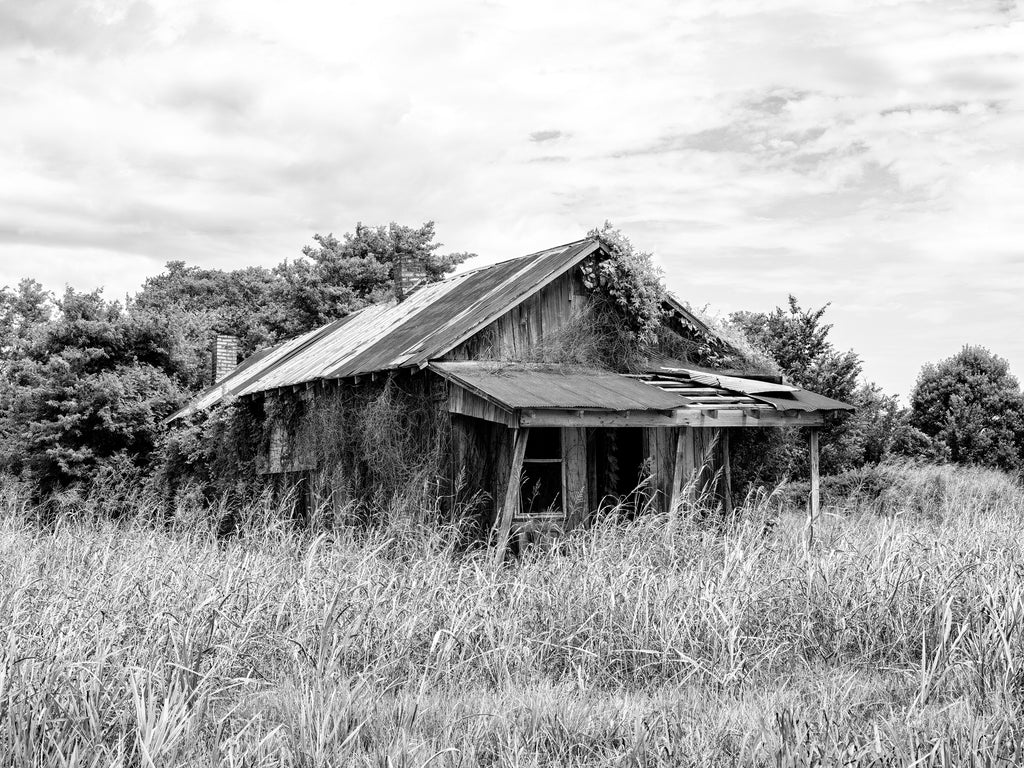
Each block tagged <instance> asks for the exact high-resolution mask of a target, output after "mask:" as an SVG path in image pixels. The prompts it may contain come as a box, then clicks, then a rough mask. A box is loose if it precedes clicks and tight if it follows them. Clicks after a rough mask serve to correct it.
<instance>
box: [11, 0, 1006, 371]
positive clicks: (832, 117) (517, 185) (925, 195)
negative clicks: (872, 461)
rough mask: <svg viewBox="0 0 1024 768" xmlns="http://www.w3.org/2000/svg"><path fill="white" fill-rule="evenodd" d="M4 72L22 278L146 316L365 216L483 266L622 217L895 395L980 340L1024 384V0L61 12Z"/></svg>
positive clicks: (24, 40)
mask: <svg viewBox="0 0 1024 768" xmlns="http://www.w3.org/2000/svg"><path fill="white" fill-rule="evenodd" d="M0 48H2V49H3V50H4V51H5V55H4V56H3V57H2V58H0V84H2V85H0V109H3V114H4V116H5V119H4V121H2V122H0V146H2V147H4V150H3V151H2V152H0V283H5V282H12V281H13V280H15V279H17V277H19V276H20V275H22V274H25V273H28V274H33V275H35V276H38V277H40V279H44V280H47V281H55V282H54V284H56V283H60V282H63V281H68V282H71V283H72V284H74V285H76V286H79V287H82V288H88V287H92V286H93V285H96V284H99V283H105V284H107V285H108V286H110V292H111V293H113V294H115V295H120V294H121V293H123V292H125V291H130V290H133V289H134V288H135V287H137V286H138V285H139V284H140V283H141V281H142V279H143V278H144V277H145V276H146V275H148V274H151V273H152V272H153V271H154V269H155V268H157V265H159V264H160V263H162V262H163V261H166V260H168V259H171V258H180V259H185V260H186V261H189V262H193V263H202V264H205V265H209V266H222V267H229V266H240V265H243V264H253V263H258V264H273V263H276V262H278V261H280V260H281V259H283V258H286V257H294V256H296V255H298V253H299V252H300V249H301V246H302V244H304V243H305V242H307V241H308V240H309V238H310V236H311V235H312V234H313V233H314V232H317V231H324V232H326V231H335V232H340V231H344V230H345V229H347V228H351V227H352V226H353V225H354V224H355V222H356V221H359V220H362V221H366V222H386V221H391V220H398V221H405V222H421V221H424V220H427V219H435V220H436V221H437V224H438V231H439V233H440V235H441V239H443V240H444V241H445V242H446V243H447V246H448V247H450V248H452V249H456V250H471V251H476V252H478V253H480V254H482V256H481V258H480V260H478V261H479V263H483V262H487V261H494V260H498V259H500V258H507V257H510V256H515V255H518V254H521V253H526V252H529V251H532V250H536V249H539V248H543V247H545V246H548V245H550V244H551V243H555V242H564V241H566V240H568V239H571V238H573V237H578V236H580V235H581V234H582V233H583V232H585V231H586V230H588V229H589V228H591V227H593V226H594V225H596V224H598V223H600V222H602V221H604V220H605V219H611V220H612V221H613V222H614V223H616V224H617V225H620V226H623V227H624V228H625V229H626V231H627V233H628V234H630V236H631V237H632V238H633V240H634V242H636V243H637V244H638V245H640V246H642V247H644V248H645V249H649V250H653V251H654V252H655V253H656V254H657V256H658V258H659V260H660V262H661V264H662V265H663V266H664V267H665V271H666V276H667V278H668V280H669V282H670V283H671V284H672V286H673V287H674V288H675V290H676V292H677V293H679V294H680V295H682V296H683V297H685V298H687V299H689V300H690V301H692V302H694V303H696V304H704V303H706V302H711V303H712V304H715V305H717V306H719V307H720V308H721V309H723V310H726V311H728V310H732V309H740V308H751V309H766V308H769V307H771V306H773V305H774V304H776V303H780V302H782V301H784V300H785V296H786V294H787V293H790V292H792V293H795V294H797V295H798V297H800V298H801V299H802V300H804V301H805V303H808V304H821V303H824V302H826V301H829V300H832V301H833V305H832V306H833V309H832V310H830V314H832V315H833V316H834V318H833V319H834V321H835V333H836V334H837V335H838V337H839V338H840V340H841V341H842V342H843V343H846V344H849V345H851V346H854V347H855V348H856V349H857V350H858V351H859V352H861V353H862V354H863V355H864V357H865V358H866V359H867V360H868V361H869V366H868V373H869V374H870V375H872V376H873V377H875V378H877V379H879V380H880V381H881V382H882V383H883V384H885V385H886V386H889V387H891V388H894V389H897V390H901V391H906V389H907V388H908V387H909V385H910V383H911V382H912V380H913V376H914V374H915V373H916V368H917V366H919V364H920V363H921V362H923V361H925V360H928V359H933V358H934V357H936V356H937V355H939V354H948V353H949V352H950V348H952V351H955V349H956V347H957V346H958V345H959V344H960V343H962V340H961V339H960V337H961V336H963V337H964V340H967V341H976V342H979V343H988V344H990V345H991V346H992V347H993V348H994V349H996V351H998V352H1001V353H1002V354H1004V355H1006V356H1008V357H1009V358H1010V359H1011V363H1012V364H1013V365H1014V367H1015V368H1016V369H1017V370H1018V373H1021V374H1024V342H1022V341H1019V340H1017V339H1016V337H1014V336H1012V335H1010V334H1007V333H1006V331H1005V329H1006V328H1008V327H1012V326H1013V325H1014V324H1015V323H1016V324H1020V323H1021V321H1022V320H1024V317H1021V314H1020V310H1018V309H1017V308H1016V306H1015V304H1014V303H1013V302H1012V301H1010V300H1009V297H1010V296H1012V295H1013V294H1014V292H1015V291H1017V290H1018V289H1024V285H1020V279H1021V278H1020V277H1019V276H1020V274H1021V270H1020V259H1021V254H1022V253H1024V246H1022V245H1021V237H1020V225H1019V223H1018V221H1017V220H1018V218H1019V211H1020V210H1021V209H1022V206H1024V185H1022V184H1021V182H1020V181H1019V179H1021V178H1024V173H1022V170H1024V124H1022V118H1021V114H1022V101H1024V93H1022V88H1024V86H1022V84H1024V68H1022V61H1024V58H1022V57H1024V20H1022V16H1021V9H1020V7H1019V5H1017V4H1010V3H1001V4H986V3H975V4H963V3H959V2H953V0H949V1H948V2H947V1H946V0H910V1H908V0H899V1H898V2H897V1H896V0H868V1H867V2H856V3H855V2H853V0H822V2H821V3H815V4H813V5H807V4H806V3H801V2H796V0H775V1H773V2H768V1H767V0H739V1H738V2H735V3H728V4H724V3H723V4H716V5H714V6H708V5H707V4H704V3H696V2H692V3H691V2H682V3H679V2H674V1H670V0H651V2H649V3H645V4H644V6H643V8H642V9H633V10H631V11H630V12H629V13H626V12H624V11H623V10H622V7H621V4H619V3H615V2H612V0H593V1H592V2H583V0H569V1H568V2H566V3H559V4H556V5H554V6H552V5H550V4H541V3H540V2H539V0H520V1H519V2H514V3H513V2H506V1H505V0H494V1H492V2H488V3H469V2H463V1H461V0H439V1H438V2H436V3H430V4H411V3H407V2H398V1H397V0H379V1H376V2H373V3H368V2H354V3H346V4H343V6H336V7H325V6H324V5H323V4H321V3H315V2H312V0H293V2H291V3H289V4H288V6H287V8H282V6H280V4H277V3H270V2H259V1H253V0H245V1H244V2H243V0H208V1H207V2H198V1H197V0H194V1H193V0H148V2H142V1H141V0H138V1H136V2H130V1H126V2H114V1H113V0H87V1H86V2H83V3H75V4H72V5H71V6H68V5H67V4H58V3H56V2H55V1H54V0H39V1H38V2H32V3H28V2H15V3H8V4H5V5H4V6H2V7H0ZM979 264H980V265H983V268H981V269H978V268H976V267H975V266H974V265H979ZM936 318H940V319H943V322H949V323H950V329H949V330H944V329H942V328H940V327H937V325H936V322H937V321H936ZM901 340H902V341H901ZM907 350H913V352H911V353H908V351H907Z"/></svg>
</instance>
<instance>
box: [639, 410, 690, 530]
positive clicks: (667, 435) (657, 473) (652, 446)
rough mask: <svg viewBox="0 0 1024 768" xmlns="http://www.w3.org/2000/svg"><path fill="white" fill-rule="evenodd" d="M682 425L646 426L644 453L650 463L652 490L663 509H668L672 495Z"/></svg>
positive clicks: (658, 504)
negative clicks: (678, 440) (677, 441)
mask: <svg viewBox="0 0 1024 768" xmlns="http://www.w3.org/2000/svg"><path fill="white" fill-rule="evenodd" d="M680 429H682V427H645V428H644V433H643V434H644V442H643V453H644V456H645V457H646V459H647V462H648V464H649V470H650V474H651V491H652V492H653V493H654V494H655V499H656V504H657V507H658V509H660V510H661V511H667V509H668V499H669V497H670V496H671V495H672V478H673V476H674V471H675V462H676V436H677V435H678V434H679V430H680Z"/></svg>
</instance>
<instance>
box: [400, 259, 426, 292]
mask: <svg viewBox="0 0 1024 768" xmlns="http://www.w3.org/2000/svg"><path fill="white" fill-rule="evenodd" d="M394 279H395V298H396V299H398V300H399V301H402V300H403V299H405V298H406V297H407V296H408V295H409V294H410V293H412V292H413V291H415V290H416V289H417V288H419V286H420V284H421V283H424V282H426V280H427V270H426V268H424V266H423V264H422V263H420V262H419V261H416V260H413V259H410V258H409V257H408V256H404V255H401V254H397V255H396V256H395V266H394Z"/></svg>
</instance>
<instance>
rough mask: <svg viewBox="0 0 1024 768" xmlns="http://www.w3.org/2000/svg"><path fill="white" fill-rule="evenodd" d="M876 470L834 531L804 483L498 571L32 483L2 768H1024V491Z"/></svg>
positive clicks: (434, 551) (445, 534)
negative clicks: (227, 523) (72, 508)
mask: <svg viewBox="0 0 1024 768" xmlns="http://www.w3.org/2000/svg"><path fill="white" fill-rule="evenodd" d="M873 473H874V474H872V475H871V476H870V477H867V476H865V478H864V482H863V483H861V484H860V485H858V484H857V483H854V482H851V483H848V484H847V485H846V486H842V487H839V486H836V487H835V488H834V489H833V492H832V493H831V494H830V495H829V496H828V497H827V498H826V502H827V503H826V504H825V505H824V510H823V514H822V516H821V517H820V518H819V519H818V520H816V521H814V526H813V527H814V530H813V536H810V535H809V533H810V531H809V530H808V520H807V519H806V516H805V514H804V512H803V509H802V508H801V507H800V504H799V501H798V500H792V499H798V498H799V496H798V494H793V495H787V494H786V493H784V492H783V493H780V494H775V495H772V496H768V497H765V498H758V499H752V500H750V501H749V502H748V504H747V505H745V506H744V508H743V509H741V510H739V511H738V512H737V513H736V514H735V516H734V518H733V519H729V520H724V521H722V520H721V519H720V518H718V519H715V518H712V519H709V517H708V515H707V514H706V513H705V512H703V511H702V510H700V509H688V508H687V509H682V510H679V511H678V512H677V513H676V514H673V515H671V516H668V517H665V516H653V515H651V516H643V517H640V518H638V519H636V520H633V521H621V520H620V521H615V520H614V519H612V518H613V516H610V518H609V519H608V520H606V521H604V522H599V523H598V524H596V525H595V526H593V527H592V528H591V529H589V530H586V531H580V532H576V533H574V534H572V535H570V536H568V537H567V538H566V539H565V540H563V541H562V542H561V543H560V544H559V545H558V546H557V547H556V548H554V549H552V550H549V551H534V552H531V553H529V554H527V555H526V557H525V558H524V559H523V560H521V561H515V562H509V563H507V564H505V565H504V566H501V567H495V566H494V564H493V561H492V558H491V557H489V555H488V553H487V552H486V550H483V549H481V550H473V549H469V550H466V549H465V548H464V547H462V546H461V545H460V543H459V541H460V539H459V537H458V535H457V532H455V531H452V530H447V529H444V530H442V529H438V528H436V527H430V526H425V525H416V524H412V523H409V524H402V523H400V522H394V521H392V522H390V523H388V524H386V525H382V526H381V527H379V528H375V529H365V528H361V529H355V528H353V529H347V528H341V529H339V528H335V529H333V530H328V531H326V532H325V531H324V530H322V529H321V530H319V531H317V530H315V529H305V530H302V529H298V528H296V527H294V526H291V525H288V524H285V523H283V522H281V521H280V520H279V519H277V518H275V516H274V514H273V510H270V509H266V510H259V509H254V510H252V514H251V519H250V520H249V521H248V522H246V523H245V524H244V525H242V527H241V529H240V530H238V531H237V532H235V533H234V534H233V535H231V536H217V535H216V521H215V519H214V518H215V517H216V513H215V511H205V510H201V509H196V510H193V514H192V515H191V516H182V517H181V518H180V519H177V520H172V521H163V520H161V522H160V524H157V523H155V522H154V521H153V518H154V517H155V516H156V513H155V512H152V511H147V510H146V509H140V510H139V511H138V514H137V515H136V516H135V517H133V518H131V519H130V520H127V519H125V518H122V519H121V520H120V521H119V522H112V521H111V520H110V519H109V517H107V516H103V515H101V514H94V513H93V512H91V511H90V509H91V508H90V506H89V505H88V504H81V505H79V507H78V509H79V511H78V513H77V514H72V513H70V512H69V513H66V514H64V515H62V516H61V517H60V518H59V519H58V520H57V521H56V522H49V523H47V524H45V525H43V524H41V523H39V522H38V521H37V520H36V518H35V513H34V511H33V510H32V509H31V508H30V507H29V506H28V504H27V503H26V502H25V501H24V499H23V497H22V495H21V494H20V493H19V492H18V490H17V488H16V487H15V486H13V485H10V486H9V487H8V489H7V491H6V495H5V496H4V497H3V500H2V502H0V631H2V635H0V643H2V645H3V649H2V660H0V764H2V765H10V766H23V765H25V766H31V765H38V766H97V767H98V766H219V765H224V766H309V767H310V768H312V767H314V766H381V767H384V766H428V765H429V766H438V767H440V766H478V765H484V766H605V765H609V766H688V765H707V766H712V765H714V766H719V765H725V766H729V765H737V766H740V765H742V766H747V765H751V766H753V765H764V766H811V765H821V766H825V765H863V766H869V765H874V766H896V765H900V766H903V765H908V766H909V765H918V766H954V765H1007V766H1010V765H1020V764H1022V763H1024V728H1022V726H1021V725H1020V723H1021V718H1022V705H1024V550H1022V545H1024V532H1022V528H1024V498H1022V492H1021V486H1020V485H1019V483H1018V481H1017V480H1016V479H1014V478H1010V477H1007V476H1005V475H1000V474H998V473H994V472H987V471H982V470H971V469H949V468H941V467H899V466H896V467H883V468H881V469H878V470H874V471H873ZM869 486H870V487H869ZM787 499H791V500H789V501H787ZM139 503H140V505H141V504H143V502H142V501H140V502H139ZM186 517H188V519H185V518H186ZM394 519H400V518H394Z"/></svg>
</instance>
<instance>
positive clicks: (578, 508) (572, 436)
mask: <svg viewBox="0 0 1024 768" xmlns="http://www.w3.org/2000/svg"><path fill="white" fill-rule="evenodd" d="M562 489H563V492H564V494H565V507H564V508H565V527H566V530H569V529H571V528H574V527H576V526H577V525H579V524H581V523H583V522H584V521H585V520H586V518H587V516H588V513H589V512H590V494H589V489H588V478H587V430H586V429H585V428H582V427H563V428H562Z"/></svg>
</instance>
